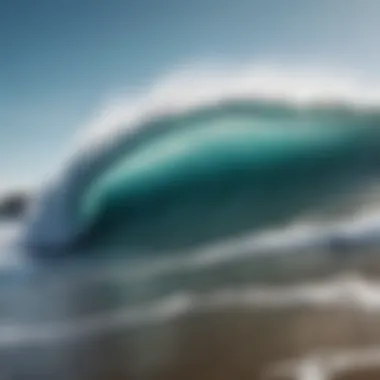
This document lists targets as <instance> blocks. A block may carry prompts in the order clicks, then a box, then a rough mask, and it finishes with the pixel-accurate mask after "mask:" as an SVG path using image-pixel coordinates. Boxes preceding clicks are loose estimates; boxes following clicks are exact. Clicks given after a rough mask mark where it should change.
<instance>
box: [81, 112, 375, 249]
mask: <svg viewBox="0 0 380 380" xmlns="http://www.w3.org/2000/svg"><path fill="white" fill-rule="evenodd" d="M229 107H231V106H230V105H227V106H225V108H223V107H220V108H217V109H211V110H208V112H206V111H202V112H200V113H199V112H198V113H197V112H194V114H191V113H190V115H184V116H180V117H174V118H172V119H168V120H166V123H167V124H172V126H171V127H170V128H168V130H167V131H165V128H162V129H163V131H162V133H159V134H157V135H156V134H155V133H154V128H152V131H153V132H150V131H149V125H148V128H146V129H147V130H148V132H147V133H146V135H145V136H144V137H143V140H142V142H141V141H140V142H139V143H138V144H136V147H134V148H133V149H130V148H126V149H125V152H124V154H121V155H120V157H119V158H118V159H117V160H114V161H113V162H112V164H111V165H109V167H108V168H107V169H106V170H104V171H102V172H100V173H99V175H98V176H96V177H95V179H94V180H93V181H92V182H91V184H90V186H88V187H87V188H86V189H85V190H84V192H83V193H82V198H81V199H82V202H81V206H80V212H81V218H82V222H81V223H84V224H85V225H87V226H88V227H87V234H86V239H87V243H89V244H96V245H104V246H107V245H114V246H117V245H121V246H124V247H128V248H130V249H131V250H135V249H137V250H151V251H154V250H167V249H183V248H188V247H196V246H200V245H202V244H206V243H210V242H217V241H218V240H220V239H225V238H229V237H236V236H239V234H244V233H247V232H250V231H254V230H255V229H264V228H268V227H273V226H277V225H279V224H281V223H286V221H290V220H292V219H294V218H295V217H299V216H302V213H304V214H306V213H310V212H312V211H313V210H316V209H318V207H320V206H321V205H323V204H324V203H326V201H328V200H331V199H333V198H334V197H335V198H337V197H340V196H341V195H342V194H343V193H344V192H347V191H348V192H349V191H356V190H353V189H355V186H358V185H360V184H361V182H365V181H366V180H369V179H372V178H374V177H375V176H376V175H377V164H378V163H379V154H378V145H379V139H378V132H377V131H376V129H375V128H374V120H375V118H374V115H372V114H370V113H363V114H355V113H353V114H352V115H351V117H347V115H342V114H341V112H342V111H341V110H340V111H339V110H335V113H334V112H333V111H330V112H328V111H325V113H323V112H322V111H319V112H318V110H314V112H312V111H309V112H299V111H297V110H296V109H293V110H292V109H291V108H290V109H286V108H285V109H281V108H279V109H278V110H277V109H276V107H275V106H273V110H272V112H268V109H266V108H263V111H261V112H260V109H257V108H254V107H252V108H248V109H247V108H244V107H243V108H241V109H240V108H239V107H238V108H237V109H233V111H231V110H230V111H229V112H227V111H226V110H228V109H229ZM245 107H246V105H245ZM265 110H266V112H264V111H265ZM157 122H158V123H159V124H160V123H165V120H163V121H162V120H158V121H157ZM158 129H159V128H158ZM140 133H141V134H142V135H144V133H145V131H144V128H142V132H140ZM127 141H128V140H127Z"/></svg>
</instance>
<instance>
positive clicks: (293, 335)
mask: <svg viewBox="0 0 380 380" xmlns="http://www.w3.org/2000/svg"><path fill="white" fill-rule="evenodd" d="M221 253H222V252H221V251H220V250H219V254H217V251H211V250H209V251H208V252H206V253H202V254H199V253H198V254H194V253H189V256H187V257H184V256H183V257H182V258H178V257H172V256H168V257H167V258H165V259H163V258H160V259H154V258H152V257H144V258H139V259H136V258H128V259H127V258H125V257H121V256H120V255H110V256H109V258H108V259H105V258H104V256H103V258H101V259H100V258H99V259H95V258H91V257H83V258H82V259H74V258H69V259H65V260H61V259H58V258H57V259H52V260H51V261H50V262H47V261H45V262H43V263H42V262H34V263H33V262H31V261H26V262H22V260H21V261H19V262H18V264H17V265H14V266H13V267H12V269H8V270H7V271H3V272H2V274H1V279H0V280H1V282H2V286H1V289H0V368H1V371H0V374H1V376H3V377H4V378H11V379H31V378H38V379H51V378H54V379H80V380H82V379H83V380H87V379H88V380H93V379H178V378H181V379H182V378H183V379H232V378H233V379H235V378H239V379H272V378H275V379H277V378H280V379H282V378H290V379H293V378H294V379H303V380H308V379H311V380H314V379H317V380H319V379H325V378H326V379H327V378H333V379H335V378H336V379H338V378H339V379H341V378H342V379H356V378H357V379H372V378H376V377H373V376H375V375H374V374H373V373H372V372H373V371H374V370H376V366H378V363H379V362H380V360H378V359H380V322H379V318H378V314H379V312H380V281H379V282H377V278H378V274H379V269H380V256H379V255H378V249H377V246H376V245H371V246H364V245H363V247H361V248H360V249H359V248H357V247H356V248H355V249H351V250H345V251H344V252H338V254H337V252H334V251H332V250H330V249H327V248H324V249H315V248H313V249H311V248H309V249H306V248H302V249H298V250H296V249H294V250H293V251H290V250H289V251H284V250H282V251H281V254H279V251H278V250H277V251H276V250H275V249H274V248H273V250H272V252H268V250H266V251H265V250H263V251H262V252H258V251H254V250H253V249H252V250H251V251H249V250H246V251H244V252H243V251H242V250H241V251H240V253H239V252H235V254H232V253H231V254H230V255H226V254H224V255H223V254H221ZM347 358H348V359H347ZM361 366H362V367H363V366H364V367H363V368H361ZM322 370H323V371H322ZM321 371H322V372H324V371H327V373H326V374H322V373H320V372H321ZM363 371H364V372H363ZM371 371H372V372H371ZM367 372H368V373H367ZM355 373H358V374H357V375H355ZM363 373H365V375H364V374H363ZM370 373H372V374H370ZM376 373H377V372H376ZM379 374H380V371H379ZM286 376H287V377H286ZM318 376H319V377H318ZM355 376H356V377H355ZM371 376H372V377H371Z"/></svg>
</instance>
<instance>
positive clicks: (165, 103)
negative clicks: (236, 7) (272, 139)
mask: <svg viewBox="0 0 380 380" xmlns="http://www.w3.org/2000/svg"><path fill="white" fill-rule="evenodd" d="M233 99H236V100H248V99H252V100H254V99H259V100H274V101H281V102H283V103H289V104H292V105H293V106H294V107H301V106H305V105H314V104H315V105H326V106H328V105H329V104H332V105H336V104H341V105H343V106H344V105H347V106H349V107H352V108H353V109H355V108H361V107H364V108H368V107H378V106H379V104H380V84H376V83H373V82H372V83H370V84H369V83H363V82H362V81H360V80H359V79H356V78H355V75H353V74H351V75H349V74H347V75H345V74H343V73H342V72H338V73H332V72H329V71H327V70H316V69H300V68H297V69H294V68H293V69H289V68H285V67H281V66H279V65H258V64H246V65H242V66H240V67H236V66H234V67H229V66H228V65H225V66H221V65H214V66H213V65H208V66H207V67H205V66H203V67H202V66H199V65H190V64H188V65H186V66H183V67H181V68H179V69H178V70H176V71H174V72H172V73H170V74H168V75H166V76H163V77H162V78H161V79H158V80H157V81H156V82H155V83H154V84H153V85H152V86H151V87H148V88H145V89H144V91H141V94H140V95H139V94H136V93H135V94H131V93H128V92H126V93H125V95H120V94H119V95H117V96H116V97H114V98H113V99H112V100H111V101H110V102H109V103H108V104H106V105H104V106H103V111H102V112H101V116H100V117H99V115H97V116H96V119H95V120H94V121H92V122H90V123H89V125H87V126H86V127H85V131H84V132H83V131H82V132H81V140H82V142H83V140H84V142H85V145H87V144H89V143H92V144H94V143H96V142H99V141H102V139H104V137H105V136H112V135H113V134H117V132H118V131H119V130H121V129H122V130H125V129H130V130H134V129H136V128H139V127H141V126H142V125H143V124H144V122H146V120H148V119H155V118H158V117H160V116H163V115H168V114H178V113H183V112H188V111H190V110H193V109H195V108H199V107H208V106H214V105H217V104H219V103H220V102H223V101H228V100H233ZM81 147H82V148H83V145H81Z"/></svg>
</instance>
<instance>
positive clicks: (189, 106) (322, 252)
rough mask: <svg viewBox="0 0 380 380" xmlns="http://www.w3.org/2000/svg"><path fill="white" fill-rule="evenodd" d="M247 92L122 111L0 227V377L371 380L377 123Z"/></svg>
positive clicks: (378, 349) (368, 106) (366, 112)
mask: <svg viewBox="0 0 380 380" xmlns="http://www.w3.org/2000/svg"><path fill="white" fill-rule="evenodd" d="M238 82H239V81H238ZM229 83H230V82H229ZM231 83H232V82H231ZM239 83H240V86H241V84H242V82H241V81H240V82H239ZM255 83H256V82H255ZM243 84H244V86H243V87H242V88H241V89H240V90H239V91H238V88H240V87H238V86H237V87H236V86H230V85H229V86H227V88H226V86H221V90H220V91H219V90H218V91H216V90H215V89H216V88H217V86H216V85H215V82H212V86H211V87H212V90H213V91H211V92H207V91H206V89H207V88H206V87H207V86H205V85H203V86H202V85H200V88H201V89H203V92H202V91H201V92H200V93H199V92H196V91H195V92H194V94H193V95H192V96H193V97H191V96H189V94H188V92H191V91H190V90H192V88H189V87H184V83H183V82H181V86H180V87H179V88H180V90H181V91H180V94H183V93H184V92H185V93H186V96H185V97H184V98H181V97H180V96H179V94H177V96H174V97H173V92H172V91H169V92H168V93H166V92H165V91H164V92H165V94H166V95H165V96H164V97H162V93H161V92H160V91H158V93H159V95H160V96H158V95H157V94H156V93H155V92H153V95H154V96H153V95H152V94H150V95H149V94H146V95H145V97H146V99H147V100H146V101H145V102H143V103H141V102H137V103H136V105H134V106H133V107H127V106H122V107H121V108H122V109H123V110H124V108H125V109H128V112H127V113H123V112H122V113H121V117H120V115H118V116H117V117H116V120H117V123H116V126H115V125H113V124H114V123H113V122H112V120H111V119H112V118H111V119H110V118H106V119H105V122H104V123H105V125H106V127H107V128H106V132H105V133H104V132H101V133H100V134H99V135H96V136H95V137H94V136H93V135H91V136H87V137H86V138H85V142H84V144H81V145H80V146H79V147H78V148H76V150H75V152H74V153H72V154H70V158H69V159H68V160H67V161H65V163H64V165H63V167H62V168H57V172H56V173H55V176H54V179H53V180H51V181H49V182H48V183H45V184H43V186H42V189H41V192H40V193H39V194H38V197H37V198H35V199H34V200H33V203H32V205H31V208H30V211H29V213H28V214H27V215H26V216H25V218H24V219H23V220H20V221H19V222H16V223H14V224H12V225H11V224H9V225H3V226H2V229H1V231H2V232H1V235H0V247H1V248H0V251H1V255H0V282H1V287H0V378H5V379H7V378H10V379H30V378H38V379H51V378H54V379H61V378H62V379H86V380H87V379H89V380H93V379H177V378H181V379H211V380H213V379H226V380H227V379H236V378H239V379H277V378H280V379H282V378H290V379H296V380H298V379H302V380H322V379H323V380H324V379H338V378H339V379H340V378H341V379H372V378H378V377H377V376H378V375H379V373H380V372H379V368H377V367H378V366H379V364H378V363H379V358H380V324H379V322H378V313H379V308H380V293H379V289H380V283H379V282H378V275H379V264H380V258H379V255H378V248H379V244H380V234H379V232H380V209H379V207H378V205H379V200H380V195H378V188H379V181H378V179H379V174H380V173H379V168H380V167H379V163H380V162H379V161H380V149H379V148H380V134H379V130H378V122H379V120H380V112H379V111H378V108H377V107H376V106H373V104H372V103H369V102H364V104H362V103H363V102H359V101H358V99H356V98H355V97H352V96H351V97H349V96H348V98H347V97H341V98H338V100H337V97H336V94H335V93H333V96H332V98H333V99H332V100H334V101H332V100H331V99H330V98H329V97H327V96H325V94H324V92H323V91H322V93H321V91H317V92H316V94H312V95H313V96H311V99H310V96H308V97H306V98H307V99H306V100H305V99H304V98H303V97H300V93H299V91H298V92H297V91H296V92H295V93H294V92H292V91H293V90H299V89H300V88H299V87H297V86H293V87H291V88H292V90H289V89H286V90H285V94H284V93H283V92H279V91H278V89H274V90H273V91H272V93H270V91H269V90H268V88H269V87H267V88H266V92H265V93H263V91H262V87H260V89H259V90H257V88H256V89H255V85H254V83H253V84H252V83H251V85H252V86H247V83H246V82H244V83H243ZM259 84H260V86H262V83H261V82H260V83H259ZM256 87H257V83H256ZM164 88H165V86H164ZM184 88H186V90H189V91H184ZM306 88H308V89H309V92H308V94H309V95H310V89H311V85H306ZM328 88H329V89H330V90H331V86H328ZM176 91H178V89H177V90H176ZM301 93H302V94H304V91H301ZM205 94H206V95H207V96H206V95H205ZM355 94H356V93H355ZM157 96H158V98H159V99H160V101H157V99H158V98H157ZM131 109H132V111H133V112H132V111H131Z"/></svg>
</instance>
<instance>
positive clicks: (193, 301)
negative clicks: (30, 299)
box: [0, 277, 380, 347]
mask: <svg viewBox="0 0 380 380" xmlns="http://www.w3.org/2000/svg"><path fill="white" fill-rule="evenodd" d="M302 306H309V307H310V306H312V307H318V308H320V307H326V306H328V307H338V308H342V307H348V308H356V309H357V310H361V311H362V312H372V313H373V312H376V313H377V312H379V311H380V284H378V283H374V282H369V281H365V280H363V279H361V278H357V277H356V278H350V277H347V278H335V279H333V280H331V281H328V282H323V283H318V282H316V283H309V284H301V285H296V286H295V285H293V286H277V287H275V286H267V287H246V288H231V289H224V290H218V291H213V292H209V293H203V294H199V293H179V294H174V295H171V296H167V297H164V298H162V299H158V300H155V301H153V302H150V303H147V304H144V305H139V306H134V307H129V308H128V307H127V308H125V309H121V310H117V311H111V312H107V313H105V314H100V315H92V316H89V317H82V318H78V319H73V320H65V319H64V320H61V321H55V322H46V321H45V322H43V323H38V324H30V325H28V324H9V323H1V322H0V347H9V346H18V345H25V344H35V345H40V344H49V343H51V342H56V341H72V340H75V339H80V338H84V337H87V336H93V335H99V334H103V333H105V332H109V331H112V330H115V329H120V328H130V327H141V326H144V325H152V324H156V323H160V322H168V321H171V320H173V319H176V318H179V317H180V316H183V315H186V314H188V313H189V312H196V311H217V310H221V309H228V308H234V307H238V308H240V309H241V308H247V309H250V308H266V309H268V308H271V309H275V310H277V309H284V308H294V307H302Z"/></svg>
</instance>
